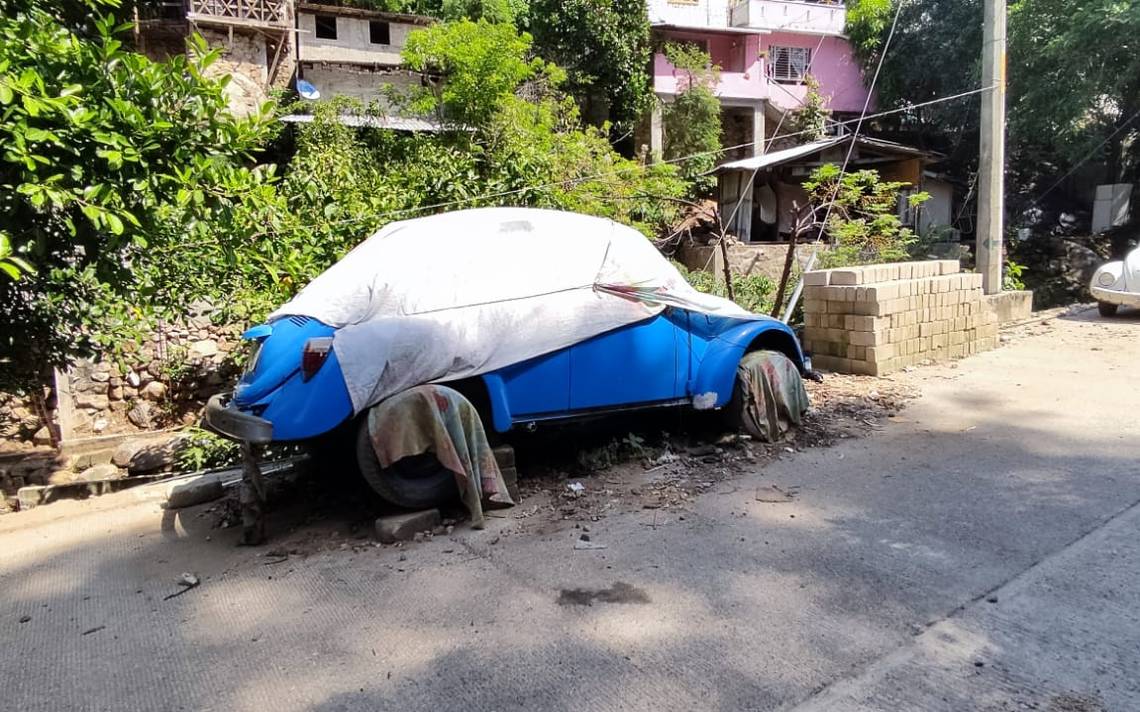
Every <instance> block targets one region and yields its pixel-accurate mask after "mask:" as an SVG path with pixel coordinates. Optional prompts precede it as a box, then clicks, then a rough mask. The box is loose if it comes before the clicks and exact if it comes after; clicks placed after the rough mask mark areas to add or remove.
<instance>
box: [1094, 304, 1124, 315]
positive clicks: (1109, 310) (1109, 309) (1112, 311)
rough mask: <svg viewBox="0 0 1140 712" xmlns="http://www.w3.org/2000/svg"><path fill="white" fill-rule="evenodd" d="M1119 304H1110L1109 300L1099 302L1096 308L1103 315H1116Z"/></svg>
mask: <svg viewBox="0 0 1140 712" xmlns="http://www.w3.org/2000/svg"><path fill="white" fill-rule="evenodd" d="M1118 306H1119V305H1117V304H1109V303H1108V302H1097V303H1096V310H1097V311H1098V312H1100V315H1101V316H1116V309H1117V307H1118Z"/></svg>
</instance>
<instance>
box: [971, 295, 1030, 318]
mask: <svg viewBox="0 0 1140 712" xmlns="http://www.w3.org/2000/svg"><path fill="white" fill-rule="evenodd" d="M982 303H983V304H984V305H985V307H986V311H988V312H990V313H992V314H993V315H994V318H995V319H997V321H998V322H999V323H1002V324H1005V323H1008V322H1011V321H1022V320H1024V319H1028V318H1029V317H1030V316H1031V315H1032V314H1033V292H1030V291H1024V290H1023V291H1015V292H999V293H997V294H987V295H985V297H984V298H983V301H982Z"/></svg>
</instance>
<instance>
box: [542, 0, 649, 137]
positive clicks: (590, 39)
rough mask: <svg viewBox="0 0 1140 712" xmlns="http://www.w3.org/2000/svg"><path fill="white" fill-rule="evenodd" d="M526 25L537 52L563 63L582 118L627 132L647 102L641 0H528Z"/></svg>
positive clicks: (646, 38) (646, 49) (646, 44)
mask: <svg viewBox="0 0 1140 712" xmlns="http://www.w3.org/2000/svg"><path fill="white" fill-rule="evenodd" d="M529 27H530V30H531V32H533V33H534V37H535V46H536V48H537V49H538V51H539V54H541V55H542V56H543V57H546V58H547V59H549V60H551V61H554V62H556V63H558V64H559V65H560V66H562V67H565V68H566V71H567V74H568V82H567V89H568V90H569V92H570V93H571V94H572V95H573V96H574V98H575V100H576V101H577V102H578V105H579V107H581V110H582V112H583V113H584V115H585V116H586V117H587V119H588V120H589V121H590V122H591V123H593V124H595V125H599V126H600V125H601V124H602V123H604V121H606V120H607V119H608V120H609V121H610V122H612V123H613V125H614V129H615V131H616V132H622V133H625V132H629V131H632V129H633V127H634V126H635V125H636V123H637V122H638V121H639V120H640V119H641V118H642V116H643V115H644V114H645V112H647V111H648V110H649V109H650V108H651V106H652V101H653V91H652V79H651V77H650V74H649V70H650V64H651V62H652V59H653V57H652V48H651V45H650V33H649V16H648V12H647V9H646V3H645V2H644V0H530V25H529Z"/></svg>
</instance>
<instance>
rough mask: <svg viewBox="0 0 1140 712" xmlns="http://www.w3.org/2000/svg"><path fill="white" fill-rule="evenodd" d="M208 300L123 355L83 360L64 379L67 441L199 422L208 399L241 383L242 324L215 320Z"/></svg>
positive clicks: (64, 436) (60, 413)
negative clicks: (236, 380) (237, 359)
mask: <svg viewBox="0 0 1140 712" xmlns="http://www.w3.org/2000/svg"><path fill="white" fill-rule="evenodd" d="M215 316H216V312H215V310H214V309H213V308H212V307H211V306H210V305H209V304H207V303H205V302H196V303H194V304H192V305H190V308H189V310H188V312H187V314H186V317H185V318H184V320H183V321H182V322H180V323H174V324H169V323H168V324H161V325H160V326H159V327H158V328H157V329H156V331H155V333H153V334H151V335H150V336H149V337H148V338H146V339H144V340H142V341H140V342H138V343H135V344H126V345H124V349H123V350H124V352H125V353H124V355H123V357H122V358H121V359H117V360H111V359H109V358H107V359H102V360H98V361H92V360H82V361H79V362H78V363H76V364H75V366H73V367H72V368H71V369H70V370H69V371H68V372H67V373H66V374H61V375H59V376H57V380H58V381H62V382H59V383H57V386H58V388H59V391H60V394H59V409H58V414H57V416H56V417H57V418H58V420H59V425H60V434H61V437H62V439H63V440H65V441H68V440H74V439H77V438H84V437H90V436H94V435H111V434H120V433H135V432H141V431H147V430H154V429H157V428H167V427H174V426H179V425H187V424H190V423H193V422H196V421H197V419H198V416H199V410H200V408H201V406H202V404H203V403H204V402H205V401H206V399H207V398H209V397H210V396H212V395H214V394H215V393H217V392H219V391H221V390H223V389H224V388H225V386H226V385H227V384H228V383H229V382H230V381H232V380H233V377H234V376H235V375H236V370H237V367H236V365H235V364H234V362H233V359H232V357H231V355H232V354H233V351H234V349H235V348H236V347H237V346H238V344H239V336H240V329H239V327H236V326H227V325H218V324H215V323H214V321H215Z"/></svg>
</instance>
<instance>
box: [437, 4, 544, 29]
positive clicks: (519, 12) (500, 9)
mask: <svg viewBox="0 0 1140 712" xmlns="http://www.w3.org/2000/svg"><path fill="white" fill-rule="evenodd" d="M526 11H527V4H526V2H525V0H443V2H442V4H441V5H440V10H439V17H441V18H442V19H444V20H448V21H455V20H462V19H468V20H486V21H487V22H492V23H502V24H508V25H518V24H519V20H521V19H523V18H525V16H526Z"/></svg>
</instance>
